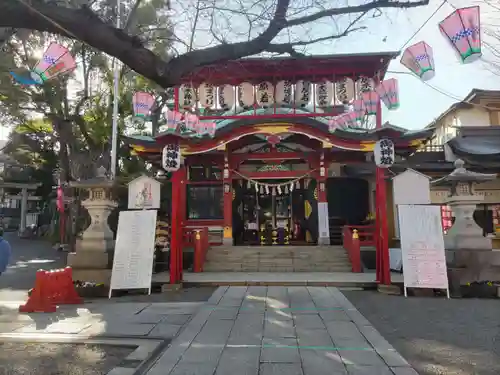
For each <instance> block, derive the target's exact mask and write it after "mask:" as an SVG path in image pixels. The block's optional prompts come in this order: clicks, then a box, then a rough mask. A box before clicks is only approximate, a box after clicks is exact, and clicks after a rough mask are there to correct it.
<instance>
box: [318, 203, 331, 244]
mask: <svg viewBox="0 0 500 375" xmlns="http://www.w3.org/2000/svg"><path fill="white" fill-rule="evenodd" d="M318 232H319V237H321V238H325V237H329V236H330V235H329V232H330V228H329V223H328V203H326V202H319V203H318Z"/></svg>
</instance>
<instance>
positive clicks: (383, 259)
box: [375, 100, 391, 285]
mask: <svg viewBox="0 0 500 375" xmlns="http://www.w3.org/2000/svg"><path fill="white" fill-rule="evenodd" d="M376 127H377V128H381V127H382V105H381V101H380V100H379V102H378V105H377V115H376ZM375 173H376V174H375V211H376V213H375V215H376V223H375V230H376V232H375V241H376V243H375V245H376V263H377V269H376V276H377V282H378V283H379V284H384V285H390V284H391V270H390V266H389V229H388V226H387V185H386V182H385V169H383V168H378V167H377V168H376V172H375Z"/></svg>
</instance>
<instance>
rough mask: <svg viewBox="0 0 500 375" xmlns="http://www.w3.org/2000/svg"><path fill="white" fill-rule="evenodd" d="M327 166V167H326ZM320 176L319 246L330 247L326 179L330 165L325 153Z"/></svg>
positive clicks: (322, 155) (322, 158)
mask: <svg viewBox="0 0 500 375" xmlns="http://www.w3.org/2000/svg"><path fill="white" fill-rule="evenodd" d="M325 164H326V165H325ZM317 176H318V245H330V223H329V220H328V217H329V213H328V202H327V199H326V196H327V194H326V179H327V176H328V163H325V152H324V151H323V150H322V151H321V154H320V157H319V171H318V173H317Z"/></svg>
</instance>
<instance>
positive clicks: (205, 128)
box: [199, 122, 217, 137]
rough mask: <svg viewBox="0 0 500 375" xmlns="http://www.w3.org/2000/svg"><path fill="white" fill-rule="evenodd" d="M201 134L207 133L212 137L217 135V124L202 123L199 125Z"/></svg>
mask: <svg viewBox="0 0 500 375" xmlns="http://www.w3.org/2000/svg"><path fill="white" fill-rule="evenodd" d="M199 129H200V134H201V133H205V134H208V135H209V136H210V137H213V136H214V135H215V130H216V129H217V124H216V123H215V122H200V125H199Z"/></svg>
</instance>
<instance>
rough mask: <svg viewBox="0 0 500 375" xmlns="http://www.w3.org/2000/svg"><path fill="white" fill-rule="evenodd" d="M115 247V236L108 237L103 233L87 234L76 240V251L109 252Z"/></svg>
mask: <svg viewBox="0 0 500 375" xmlns="http://www.w3.org/2000/svg"><path fill="white" fill-rule="evenodd" d="M114 248H115V241H114V240H113V237H111V238H106V237H104V235H103V234H102V233H93V232H92V233H89V234H87V236H85V237H83V238H82V239H80V240H77V241H76V252H80V251H94V252H107V251H112V250H113V249H114Z"/></svg>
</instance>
